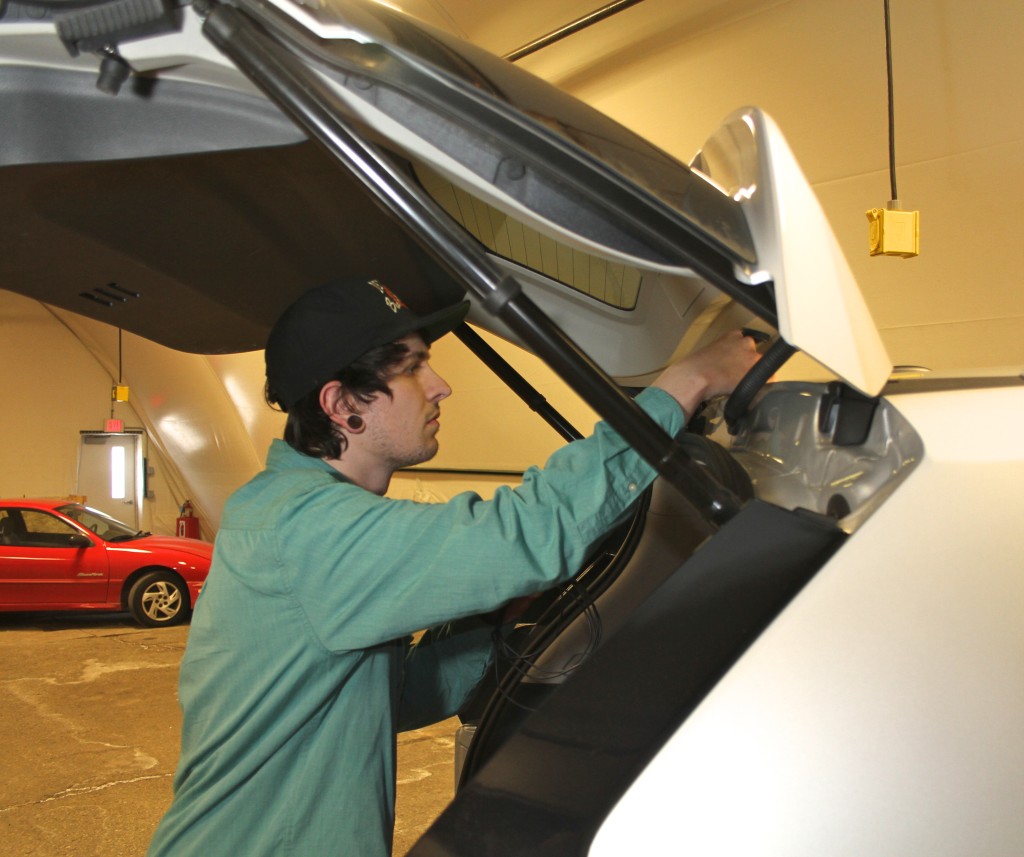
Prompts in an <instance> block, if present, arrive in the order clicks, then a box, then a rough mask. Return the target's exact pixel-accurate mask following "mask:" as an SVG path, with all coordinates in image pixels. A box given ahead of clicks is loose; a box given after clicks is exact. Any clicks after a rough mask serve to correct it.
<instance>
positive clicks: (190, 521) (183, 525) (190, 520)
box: [178, 500, 199, 539]
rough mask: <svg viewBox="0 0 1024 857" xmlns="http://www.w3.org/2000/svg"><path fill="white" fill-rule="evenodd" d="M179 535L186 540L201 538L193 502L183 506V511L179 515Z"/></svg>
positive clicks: (186, 502)
mask: <svg viewBox="0 0 1024 857" xmlns="http://www.w3.org/2000/svg"><path fill="white" fill-rule="evenodd" d="M178 535H179V536H180V537H181V538H185V539H198V538H199V518H197V517H196V516H195V513H194V512H193V510H192V501H191V500H186V501H185V502H184V503H182V504H181V511H180V512H179V513H178Z"/></svg>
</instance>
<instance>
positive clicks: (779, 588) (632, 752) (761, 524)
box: [409, 501, 844, 857]
mask: <svg viewBox="0 0 1024 857" xmlns="http://www.w3.org/2000/svg"><path fill="white" fill-rule="evenodd" d="M843 538H844V535H843V533H842V532H841V531H839V530H838V528H837V527H836V526H835V525H834V523H833V522H830V521H828V520H827V519H824V518H822V517H820V516H817V515H809V514H806V513H802V512H787V511H784V510H781V509H778V508H776V507H774V506H770V505H767V504H764V503H761V502H758V501H754V502H752V503H750V504H748V505H747V506H746V507H744V509H743V511H742V512H740V514H739V515H737V516H736V517H735V518H733V519H732V520H731V521H729V523H728V524H726V525H725V526H724V527H723V528H722V530H721V532H720V533H719V534H718V535H717V536H715V537H713V538H712V539H710V540H709V541H708V542H707V543H705V545H704V546H703V547H702V548H701V549H700V550H698V551H697V552H696V553H695V554H694V555H693V557H692V558H691V559H690V560H689V561H688V562H686V563H685V564H684V565H683V566H682V567H681V568H680V570H679V571H678V572H677V573H676V574H675V575H674V576H673V577H671V578H670V579H669V580H668V581H666V583H664V584H663V585H662V586H661V587H660V588H659V589H657V590H656V591H655V592H654V593H653V595H652V596H651V597H650V598H648V599H647V600H646V601H645V602H644V604H643V605H642V606H641V607H640V608H639V609H638V610H637V611H636V612H635V613H634V615H633V616H632V617H631V618H630V620H629V621H628V623H627V624H626V625H624V626H623V627H622V628H621V629H620V630H619V631H618V632H617V633H616V634H615V635H614V636H613V637H612V638H611V639H609V640H608V641H607V642H606V643H605V644H604V645H603V646H602V647H601V648H600V649H598V650H597V651H596V652H595V653H594V654H593V656H592V657H591V658H590V659H589V660H588V661H587V662H586V663H584V665H583V666H582V667H581V668H580V669H579V670H578V671H577V672H576V673H575V674H574V675H573V677H572V678H571V679H569V680H568V681H567V682H566V683H565V684H563V685H562V686H560V687H559V688H558V689H557V690H556V691H555V692H554V693H553V694H552V695H551V697H550V698H549V699H548V701H547V702H546V703H545V704H544V705H543V707H541V708H540V710H538V711H536V712H534V713H533V714H531V715H530V716H529V717H528V718H527V719H526V721H525V722H524V724H523V726H522V728H521V729H520V730H519V731H518V732H517V733H516V734H514V735H512V736H511V737H510V738H509V739H508V740H507V741H506V743H505V744H503V745H502V747H501V748H500V749H499V750H498V751H497V753H496V754H495V755H494V757H493V758H492V759H491V760H490V761H489V762H488V763H487V764H486V765H485V766H484V767H483V768H482V769H481V770H480V772H479V773H478V774H477V775H476V776H475V777H474V778H473V779H472V780H471V781H470V782H469V783H468V784H467V785H466V787H465V788H464V789H462V790H461V791H460V792H459V794H458V795H457V796H456V798H455V800H454V801H453V802H452V804H451V805H450V806H449V807H448V808H447V809H446V810H445V812H444V813H443V814H442V815H441V817H440V818H439V819H438V820H437V822H436V823H435V824H434V825H433V827H431V828H430V830H428V831H427V833H426V834H425V835H424V837H423V838H422V839H421V840H420V841H419V842H418V843H417V844H416V845H415V846H414V847H413V849H412V850H411V851H410V852H409V855H410V857H442V856H443V857H456V855H458V857H479V855H482V854H486V855H488V857H506V856H507V855H508V856H510V855H522V857H525V855H530V857H572V855H582V854H586V853H587V851H588V849H589V846H590V843H591V842H592V840H593V838H594V836H595V835H596V833H597V831H598V830H599V829H600V827H601V824H602V822H603V820H604V819H605V818H606V817H607V815H608V813H609V812H610V811H611V810H612V808H613V807H614V806H615V804H616V802H617V801H618V800H619V798H620V797H621V796H622V795H623V794H624V793H625V792H626V791H627V789H628V788H629V787H630V785H631V784H632V783H633V781H634V780H635V779H636V777H637V776H638V775H639V774H640V773H641V771H642V770H643V768H644V767H645V766H646V764H647V763H648V762H649V761H650V759H651V758H652V757H653V756H654V755H655V754H657V752H658V750H659V749H660V748H661V747H662V746H663V745H664V743H665V742H666V741H667V740H668V738H669V737H671V736H672V734H673V733H674V732H675V731H676V730H677V729H678V728H679V726H680V725H681V724H682V723H683V722H684V721H685V720H686V718H687V717H688V716H689V714H690V713H691V712H692V711H693V710H694V709H695V708H696V707H697V705H698V704H699V703H700V702H701V701H702V700H703V699H704V698H705V697H706V696H707V694H708V693H709V692H710V691H711V690H712V688H714V686H715V684H716V683H717V682H718V681H719V679H720V678H721V677H722V676H723V675H724V674H725V673H726V672H727V671H728V670H729V668H730V667H731V666H732V665H733V664H734V663H735V661H736V660H737V659H738V658H739V657H740V656H741V655H742V654H743V652H744V651H746V649H747V648H748V647H749V646H750V645H751V644H752V643H753V642H754V640H756V639H757V637H758V636H759V635H760V634H761V632H762V631H763V630H764V628H766V627H767V626H768V625H769V624H770V623H771V622H772V621H773V620H774V619H775V617H776V616H777V615H778V614H779V612H780V611H781V610H782V609H783V608H784V607H785V606H786V605H787V604H788V603H789V602H790V601H791V599H792V598H793V597H794V596H795V595H796V593H797V592H798V591H799V590H800V589H801V588H802V587H803V586H804V585H805V584H806V583H807V581H808V580H810V579H811V578H812V577H813V576H814V574H815V573H816V572H817V571H818V569H820V568H821V567H822V565H823V564H824V563H825V562H826V561H827V559H828V558H829V557H830V556H831V555H832V554H833V552H834V551H835V550H836V549H837V548H838V546H839V545H840V544H841V542H842V540H843ZM638 835H639V832H638Z"/></svg>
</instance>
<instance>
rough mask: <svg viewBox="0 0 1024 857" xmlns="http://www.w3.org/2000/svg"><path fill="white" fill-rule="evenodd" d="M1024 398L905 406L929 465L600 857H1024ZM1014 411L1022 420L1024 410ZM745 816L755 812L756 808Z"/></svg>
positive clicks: (729, 680)
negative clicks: (1019, 495) (654, 853)
mask: <svg viewBox="0 0 1024 857" xmlns="http://www.w3.org/2000/svg"><path fill="white" fill-rule="evenodd" d="M1022 403H1024V389H1022V388H1021V387H1020V386H1019V385H1018V386H1017V387H1015V388H1012V389H1008V388H1002V389H979V390H974V391H969V392H964V393H961V394H959V395H958V396H956V397H949V396H944V395H941V394H927V393H926V394H919V395H900V396H894V397H893V398H892V404H893V406H894V407H896V408H898V409H899V411H900V412H901V413H902V414H903V416H904V417H905V418H906V419H907V420H908V421H909V422H911V423H912V424H913V425H914V426H915V427H916V428H917V429H918V430H919V431H920V433H921V438H922V441H923V443H924V446H925V448H926V449H927V450H928V455H927V457H926V458H925V460H924V461H923V462H922V463H921V465H920V466H919V467H918V468H916V469H915V470H914V472H913V473H911V474H910V476H909V477H908V478H907V480H906V481H905V483H904V484H903V485H901V487H900V488H899V489H898V490H897V491H896V492H895V493H894V494H893V496H892V497H891V498H889V499H888V500H887V501H886V504H885V507H884V513H883V514H878V515H875V516H873V517H871V518H870V519H869V520H868V521H867V522H866V523H865V524H864V526H863V527H862V528H861V529H860V530H859V531H858V532H857V533H855V534H854V535H853V536H852V537H851V538H850V539H849V541H848V543H847V544H846V545H845V546H844V548H843V549H842V550H840V551H838V552H837V553H836V555H835V556H834V557H832V559H831V560H830V561H829V562H828V563H827V564H826V566H825V567H824V568H823V569H822V570H821V571H820V572H819V573H818V575H817V576H816V577H815V579H814V580H812V581H811V582H810V583H809V584H808V585H807V587H806V588H805V589H804V590H803V592H801V594H800V595H799V596H798V597H797V598H796V599H795V600H794V601H793V603H792V604H790V605H789V607H788V608H787V609H786V611H785V612H784V613H783V615H782V616H780V618H779V620H778V621H776V622H775V623H773V625H772V626H771V627H770V628H768V629H767V630H766V631H765V632H764V634H763V635H762V636H761V637H760V639H759V640H758V642H757V643H756V645H755V646H753V647H752V648H751V649H750V650H749V651H748V652H747V653H746V654H745V655H744V656H743V658H742V659H741V660H740V661H739V662H738V663H737V664H736V665H735V666H734V667H733V668H732V669H731V670H730V671H729V673H728V674H727V675H726V676H724V677H723V679H722V680H721V681H720V682H719V683H718V684H717V685H716V687H715V689H714V690H713V691H712V692H711V693H710V694H709V696H708V697H707V699H706V700H705V701H704V702H703V703H702V705H701V706H700V707H699V708H698V709H697V710H696V711H695V712H694V713H693V714H692V715H691V716H690V717H689V718H688V719H687V721H686V723H685V726H684V728H682V729H679V730H678V731H677V732H676V733H675V735H674V736H673V737H672V738H671V739H670V740H669V741H668V742H667V743H666V745H665V746H664V748H663V749H662V751H661V752H660V753H659V754H658V755H657V757H656V758H654V759H653V761H651V763H650V764H649V765H648V767H647V769H646V770H645V772H644V774H643V775H642V776H641V777H639V778H638V779H637V781H636V783H635V784H634V786H633V788H632V789H631V790H630V791H629V792H628V793H626V794H625V795H624V796H623V798H622V800H621V801H620V803H619V804H618V806H617V807H616V809H615V810H614V811H613V812H612V813H611V814H610V815H609V817H608V819H607V821H606V823H605V825H604V826H603V827H602V829H601V832H600V834H599V835H598V836H597V838H596V839H595V841H594V844H593V848H592V850H591V851H590V853H591V854H594V855H599V854H600V855H611V854H621V853H623V851H624V849H625V845H626V843H629V842H631V841H633V842H635V834H636V830H637V828H638V826H642V827H643V829H644V830H645V831H646V834H645V835H648V836H650V837H652V839H655V840H657V839H663V838H666V837H667V838H668V839H669V840H670V841H672V842H673V847H674V848H678V850H679V852H680V853H699V854H707V855H733V854H740V853H742V854H750V855H782V854H785V855H819V854H822V853H828V854H834V855H855V854H857V855H860V854H872V853H874V854H877V853H892V854H921V855H923V854H928V855H949V857H954V855H963V854H975V853H977V854H981V853H984V854H986V855H995V856H996V857H1011V855H1016V854H1020V853H1022V851H1024V826H1022V825H1021V824H1020V806H1021V798H1022V795H1024V779H1022V773H1021V772H1022V771H1024V681H1022V676H1024V623H1022V622H1021V621H1020V617H1021V614H1022V613H1021V611H1022V610H1024V565H1022V561H1021V557H1022V551H1021V548H1022V541H1021V538H1020V534H1019V525H1018V522H1019V518H1020V505H1019V503H1015V502H1009V503H1008V502H1005V499H1004V501H1003V502H993V500H994V499H995V498H1012V497H1015V496H1016V491H1017V489H1016V488H1015V487H1014V486H1017V485H1019V484H1020V480H1021V479H1024V448H1022V443H1021V441H1020V439H1019V433H1017V432H1014V431H1009V432H1008V431H997V432H995V433H994V434H992V435H990V436H989V437H987V438H985V439H981V438H978V437H977V436H976V435H977V425H976V417H977V415H978V414H985V415H986V420H987V419H988V418H989V417H991V418H992V419H993V421H994V422H993V425H1011V424H1013V423H1014V422H1015V421H1016V419H1017V418H1019V414H1020V413H1021V410H1020V409H1021V407H1022ZM1014 415H1017V416H1016V417H1015V416H1014ZM741 807H742V812H740V811H739V808H741Z"/></svg>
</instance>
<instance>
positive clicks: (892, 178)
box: [884, 0, 900, 200]
mask: <svg viewBox="0 0 1024 857" xmlns="http://www.w3.org/2000/svg"><path fill="white" fill-rule="evenodd" d="M884 3H885V68H886V75H887V77H888V83H889V188H890V193H891V194H892V195H891V196H890V197H889V198H890V199H893V200H896V199H899V198H900V195H899V194H898V193H897V192H896V111H895V109H894V107H893V91H892V25H891V22H890V20H889V0H884Z"/></svg>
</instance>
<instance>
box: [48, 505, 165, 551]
mask: <svg viewBox="0 0 1024 857" xmlns="http://www.w3.org/2000/svg"><path fill="white" fill-rule="evenodd" d="M57 511H58V512H60V513H61V514H62V515H67V516H68V517H69V518H71V520H73V521H77V522H78V523H79V524H81V525H82V526H83V527H85V528H86V529H87V530H92V532H94V533H96V535H98V536H99V537H100V538H101V539H104V540H105V541H108V542H123V541H127V540H128V539H137V538H140V537H142V536H144V535H146V533H144V532H142V531H141V530H136V529H135V528H134V527H129V526H128V525H127V524H124V523H122V522H121V521H118V520H117V519H115V518H111V517H110V516H109V515H105V514H103V512H98V511H97V510H96V509H90V508H89V507H88V506H80V505H78V504H77V503H70V504H68V505H67V506H59V507H58V508H57Z"/></svg>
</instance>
